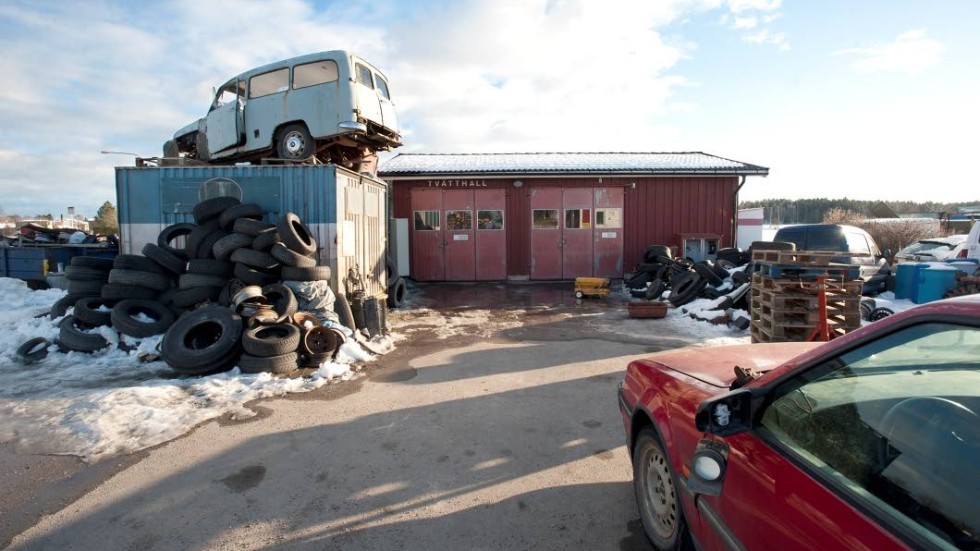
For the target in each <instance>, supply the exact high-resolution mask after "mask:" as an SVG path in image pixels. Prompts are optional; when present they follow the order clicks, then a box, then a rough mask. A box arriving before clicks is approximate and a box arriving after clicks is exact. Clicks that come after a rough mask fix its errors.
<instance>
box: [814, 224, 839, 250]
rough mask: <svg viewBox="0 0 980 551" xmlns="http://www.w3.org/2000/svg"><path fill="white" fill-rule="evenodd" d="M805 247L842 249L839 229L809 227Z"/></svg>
mask: <svg viewBox="0 0 980 551" xmlns="http://www.w3.org/2000/svg"><path fill="white" fill-rule="evenodd" d="M806 248H807V250H810V251H842V250H844V243H843V239H841V231H840V230H839V229H837V228H823V229H815V228H811V229H810V235H809V236H808V239H807V244H806Z"/></svg>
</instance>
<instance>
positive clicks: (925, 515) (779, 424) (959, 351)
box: [761, 323, 980, 549]
mask: <svg viewBox="0 0 980 551" xmlns="http://www.w3.org/2000/svg"><path fill="white" fill-rule="evenodd" d="M774 394H775V395H776V396H778V397H776V398H774V399H773V400H772V402H771V403H770V404H769V405H768V406H767V407H766V409H765V411H764V412H763V415H762V418H761V425H762V427H763V428H764V431H766V432H767V433H768V434H770V435H771V437H772V438H774V439H775V440H777V441H779V442H781V443H782V444H784V445H786V446H787V447H788V448H789V449H790V450H792V451H793V452H794V453H796V454H798V456H799V457H800V459H801V460H802V461H803V462H804V463H806V464H809V465H811V466H812V468H814V469H815V470H816V472H818V473H822V474H823V475H824V476H827V477H828V478H830V479H831V480H833V481H835V483H836V484H839V485H840V486H841V487H842V488H843V491H844V492H845V493H850V494H851V495H852V496H853V498H854V499H857V500H859V501H862V502H867V503H869V504H870V506H871V507H872V508H874V509H875V510H876V511H880V512H881V514H882V516H884V517H887V518H890V519H891V521H893V522H898V523H900V524H903V525H905V526H907V527H909V528H910V529H912V530H913V531H915V532H916V533H918V534H919V535H920V536H921V537H923V538H925V539H928V540H929V541H936V542H939V541H945V542H952V543H953V548H959V549H975V548H977V546H980V506H978V500H977V496H978V495H980V477H978V476H977V474H976V473H977V468H976V465H977V464H978V462H980V328H977V327H974V326H970V325H956V324H950V323H926V324H920V325H914V326H911V327H908V328H905V329H902V330H900V331H896V332H894V333H891V334H889V335H886V336H884V337H882V338H880V339H877V340H875V341H872V342H870V343H868V344H865V345H863V346H860V347H858V348H856V349H854V350H852V351H850V352H847V353H845V354H842V355H840V356H837V357H836V358H834V359H832V360H829V361H826V362H824V363H822V364H820V365H818V366H816V367H814V368H812V369H809V370H807V371H805V372H803V373H802V374H801V375H799V376H797V377H795V378H793V379H792V380H790V381H787V382H786V383H783V384H782V385H780V387H778V388H777V389H776V391H775V393H774ZM940 466H941V467H940Z"/></svg>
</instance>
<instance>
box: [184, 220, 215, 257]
mask: <svg viewBox="0 0 980 551" xmlns="http://www.w3.org/2000/svg"><path fill="white" fill-rule="evenodd" d="M219 230H221V226H219V225H218V221H217V220H212V221H210V222H207V223H205V224H202V225H200V226H198V227H196V228H194V231H192V232H191V233H190V234H188V235H187V244H186V245H185V246H184V251H185V252H186V253H187V258H198V256H197V252H198V249H199V248H200V246H201V243H203V242H204V239H205V238H207V236H209V235H211V234H212V233H214V232H216V231H219Z"/></svg>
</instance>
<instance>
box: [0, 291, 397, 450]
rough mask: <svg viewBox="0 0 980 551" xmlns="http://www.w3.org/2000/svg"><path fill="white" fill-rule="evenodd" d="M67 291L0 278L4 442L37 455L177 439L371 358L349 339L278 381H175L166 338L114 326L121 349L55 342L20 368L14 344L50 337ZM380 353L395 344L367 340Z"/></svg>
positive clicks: (352, 370)
mask: <svg viewBox="0 0 980 551" xmlns="http://www.w3.org/2000/svg"><path fill="white" fill-rule="evenodd" d="M64 295H65V292H64V291H61V290H57V289H53V290H47V291H31V290H29V289H28V288H27V285H26V284H24V282H22V281H20V280H16V279H8V278H0V381H2V384H0V442H13V443H15V444H16V445H17V446H18V447H19V448H21V449H23V450H26V451H30V452H34V453H53V454H69V455H78V456H80V457H82V458H83V459H85V460H87V461H98V460H100V459H103V458H106V457H111V456H113V455H118V454H122V453H128V452H133V451H137V450H141V449H144V448H147V447H150V446H155V445H157V444H160V443H163V442H166V441H168V440H172V439H173V438H176V437H179V436H181V435H183V434H185V433H186V432H188V431H190V430H191V429H192V428H194V426H196V425H197V424H199V423H202V422H204V421H207V420H209V419H214V418H216V417H220V416H223V415H230V416H231V417H232V418H235V419H244V418H248V417H252V416H254V415H255V414H256V413H255V412H254V411H253V410H251V409H249V408H247V407H245V403H246V402H248V401H250V400H255V399H257V398H266V397H270V396H280V395H283V394H288V393H295V392H308V391H311V390H314V389H316V388H320V387H322V386H324V385H326V384H330V383H333V382H337V381H343V380H348V379H351V378H354V377H356V376H358V374H357V368H356V367H354V366H352V365H351V364H353V363H355V362H364V361H369V360H371V359H372V358H373V357H374V356H372V355H371V354H369V353H367V352H365V351H364V350H363V349H362V348H361V347H360V345H358V344H357V343H355V342H352V341H349V342H347V343H345V344H344V345H343V347H342V348H341V350H340V353H338V355H337V358H336V359H335V361H334V362H325V363H323V364H321V365H320V367H319V369H317V370H316V371H314V372H312V373H311V374H309V375H307V376H305V377H296V378H274V377H273V376H271V375H269V374H265V373H263V374H258V375H251V374H242V373H241V372H240V371H239V370H238V368H235V369H234V370H232V371H229V372H227V373H221V374H217V375H211V376H208V377H194V378H174V373H173V372H172V371H171V370H170V369H169V368H168V367H167V365H166V364H165V363H164V362H162V361H154V362H142V361H141V360H140V357H141V356H144V355H147V354H157V353H158V352H157V350H156V348H157V345H158V344H159V342H160V341H161V340H162V336H157V337H151V338H148V339H142V340H140V341H138V340H136V339H132V338H131V337H127V336H124V335H119V334H118V333H116V332H115V331H113V330H111V328H109V329H108V330H107V331H106V330H103V331H101V333H102V334H103V335H104V336H105V337H106V338H107V339H108V340H110V342H113V343H117V342H119V341H122V342H123V343H125V344H128V345H130V347H132V348H133V349H132V350H130V351H128V352H127V351H123V350H120V349H118V348H116V347H114V346H113V347H110V348H108V349H105V350H102V351H99V352H96V353H94V354H84V353H79V352H68V353H65V354H62V353H58V352H55V350H54V349H53V348H52V349H49V354H48V356H47V358H45V359H44V360H42V361H40V362H37V363H34V364H31V365H24V364H23V363H21V362H20V361H19V359H18V358H16V354H15V353H16V350H17V348H18V347H19V346H20V345H21V344H22V343H24V342H26V341H27V340H29V339H31V338H33V337H45V338H47V339H48V340H51V341H53V340H54V339H55V338H56V337H57V336H58V328H57V322H58V321H60V318H59V319H58V320H55V321H51V320H50V319H49V318H48V316H47V315H43V316H42V317H35V316H36V315H38V314H46V312H47V311H48V310H49V309H50V307H51V305H52V304H53V303H54V302H55V301H57V300H58V299H59V298H61V297H63V296H64ZM367 346H369V347H370V348H371V349H373V350H375V351H377V352H387V351H390V350H391V349H393V348H394V344H393V340H392V339H391V338H388V337H384V338H376V339H374V340H372V341H371V342H369V343H368V345H367Z"/></svg>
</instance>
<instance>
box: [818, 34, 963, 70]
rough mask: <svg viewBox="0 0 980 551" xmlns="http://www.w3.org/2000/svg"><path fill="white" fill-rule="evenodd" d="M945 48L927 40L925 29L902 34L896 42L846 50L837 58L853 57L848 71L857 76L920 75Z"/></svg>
mask: <svg viewBox="0 0 980 551" xmlns="http://www.w3.org/2000/svg"><path fill="white" fill-rule="evenodd" d="M944 50H945V47H944V46H943V45H942V43H940V42H939V41H938V40H935V39H932V38H927V37H926V32H925V31H924V30H911V31H908V32H904V33H902V34H900V35H898V36H897V37H895V40H893V41H891V42H887V43H882V44H876V45H874V46H869V47H866V48H849V49H846V50H839V51H837V52H835V54H837V55H851V56H856V57H857V59H855V60H854V61H853V62H852V63H851V68H852V69H854V70H855V71H857V72H859V73H882V72H903V73H910V74H914V73H919V72H922V71H924V70H926V69H928V68H930V67H932V66H934V65H936V64H937V63H939V60H940V58H941V57H942V53H943V51H944Z"/></svg>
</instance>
